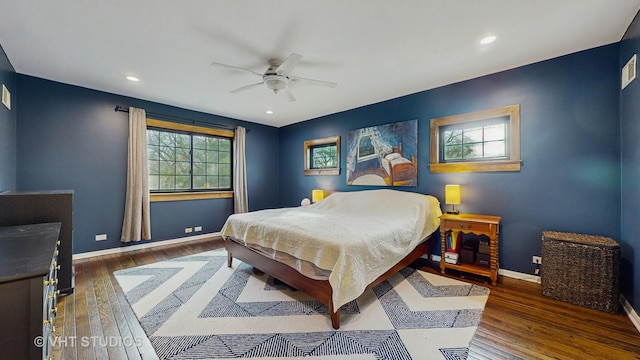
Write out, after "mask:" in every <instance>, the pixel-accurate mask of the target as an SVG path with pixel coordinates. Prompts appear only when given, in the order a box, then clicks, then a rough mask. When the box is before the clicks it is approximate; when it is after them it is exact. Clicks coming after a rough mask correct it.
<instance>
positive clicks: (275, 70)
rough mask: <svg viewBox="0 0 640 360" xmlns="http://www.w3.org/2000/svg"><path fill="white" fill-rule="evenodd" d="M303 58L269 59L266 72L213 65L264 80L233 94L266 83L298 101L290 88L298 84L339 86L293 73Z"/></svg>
mask: <svg viewBox="0 0 640 360" xmlns="http://www.w3.org/2000/svg"><path fill="white" fill-rule="evenodd" d="M301 58H302V55H299V54H296V53H292V54H291V55H289V56H288V57H287V58H286V59H285V60H284V61H281V60H278V59H272V60H270V61H269V68H268V69H267V71H265V72H264V74H260V73H257V72H255V71H253V70H249V69H245V68H241V67H238V66H233V65H227V64H222V63H218V62H212V63H211V65H214V66H222V67H227V68H231V69H236V70H242V71H246V72H250V73H252V74H254V75H257V76H259V77H261V78H262V81H261V82H259V83H255V84H251V85H246V86H243V87H240V88H237V89H235V90H231V93H232V94H237V93H239V92H242V91H245V90H249V89H251V88H253V87H256V86H260V85H262V84H264V85H266V86H267V87H268V88H269V89H271V90H273V92H274V93H276V94H282V95H284V96H285V97H286V98H287V99H288V100H289V101H296V98H295V97H294V96H293V94H292V93H291V90H290V89H291V88H293V87H296V86H298V85H316V86H326V87H330V88H334V87H336V86H338V84H336V83H333V82H328V81H320V80H313V79H307V78H302V77H298V76H293V75H291V71H292V70H293V68H295V67H296V65H297V64H298V61H300V59H301Z"/></svg>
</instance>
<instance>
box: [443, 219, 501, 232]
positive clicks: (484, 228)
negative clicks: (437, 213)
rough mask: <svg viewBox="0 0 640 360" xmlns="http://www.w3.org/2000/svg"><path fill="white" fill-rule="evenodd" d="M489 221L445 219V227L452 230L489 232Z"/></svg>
mask: <svg viewBox="0 0 640 360" xmlns="http://www.w3.org/2000/svg"><path fill="white" fill-rule="evenodd" d="M489 226H490V224H488V223H481V222H474V221H464V220H447V221H445V227H446V228H447V229H450V230H456V231H473V232H484V233H488V232H489Z"/></svg>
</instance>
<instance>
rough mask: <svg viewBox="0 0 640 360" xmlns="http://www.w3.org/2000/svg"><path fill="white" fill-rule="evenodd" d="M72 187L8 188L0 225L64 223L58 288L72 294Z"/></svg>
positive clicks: (0, 199) (1, 196) (0, 203)
mask: <svg viewBox="0 0 640 360" xmlns="http://www.w3.org/2000/svg"><path fill="white" fill-rule="evenodd" d="M73 194H74V192H73V190H45V191H7V192H3V193H0V226H14V225H28V224H40V223H49V222H59V223H62V227H61V228H60V246H59V248H60V256H58V263H59V265H60V271H59V272H58V279H59V281H60V282H59V284H58V289H59V290H60V292H61V293H62V294H63V295H68V294H71V293H73V287H74V285H75V282H74V274H73Z"/></svg>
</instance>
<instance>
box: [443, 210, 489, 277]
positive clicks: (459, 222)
mask: <svg viewBox="0 0 640 360" xmlns="http://www.w3.org/2000/svg"><path fill="white" fill-rule="evenodd" d="M500 220H501V217H500V216H491V215H476V214H457V215H453V214H443V215H442V216H440V250H441V259H440V273H442V274H443V275H444V274H445V272H446V269H455V270H458V271H463V272H466V273H471V274H476V275H480V276H486V277H489V278H491V285H494V286H495V285H496V284H497V282H498V268H499V264H498V261H499V259H498V254H499V252H498V235H499V233H500ZM449 230H452V231H462V232H463V233H473V234H475V235H486V236H488V237H489V267H483V266H479V265H476V264H450V263H447V262H446V261H445V251H446V237H447V235H446V234H447V231H449Z"/></svg>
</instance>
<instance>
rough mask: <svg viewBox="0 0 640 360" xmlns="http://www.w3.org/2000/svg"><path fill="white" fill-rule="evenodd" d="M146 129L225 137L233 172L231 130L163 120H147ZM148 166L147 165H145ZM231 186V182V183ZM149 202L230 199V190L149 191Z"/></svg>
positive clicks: (232, 135)
mask: <svg viewBox="0 0 640 360" xmlns="http://www.w3.org/2000/svg"><path fill="white" fill-rule="evenodd" d="M147 128H157V129H160V130H169V131H179V132H187V133H191V134H201V135H211V136H218V137H225V138H229V139H230V140H231V146H232V148H231V156H232V160H231V167H232V169H231V171H233V139H234V136H235V132H234V131H232V130H223V129H214V128H207V127H203V126H196V125H188V124H180V123H174V122H169V121H163V120H156V119H150V118H147ZM147 166H148V165H147ZM232 184H233V182H232ZM149 195H150V201H151V202H160V201H179V200H199V199H220V198H232V197H233V189H232V190H188V191H171V192H166V191H165V192H163V191H153V192H151V191H149Z"/></svg>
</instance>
